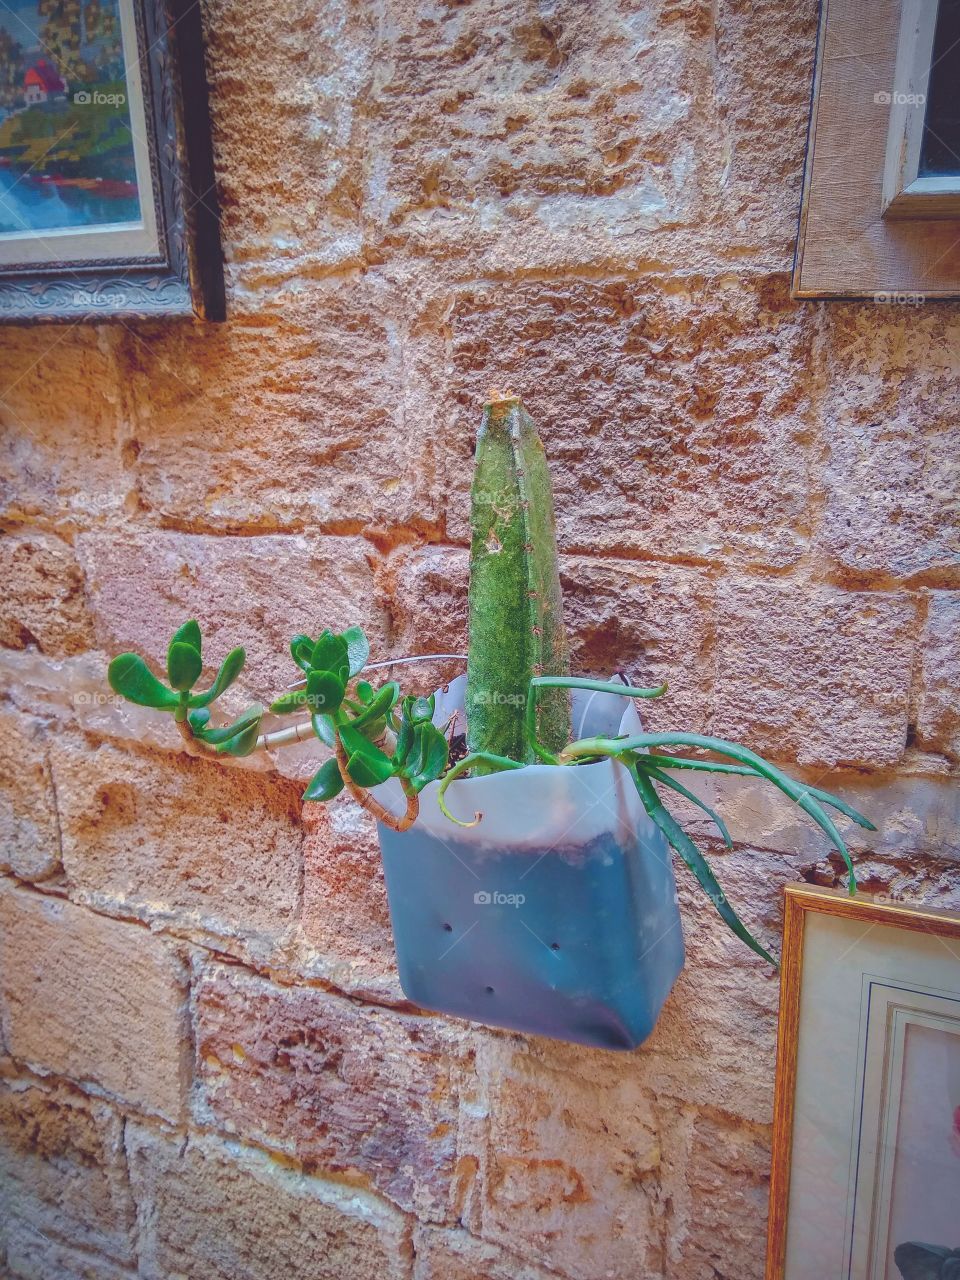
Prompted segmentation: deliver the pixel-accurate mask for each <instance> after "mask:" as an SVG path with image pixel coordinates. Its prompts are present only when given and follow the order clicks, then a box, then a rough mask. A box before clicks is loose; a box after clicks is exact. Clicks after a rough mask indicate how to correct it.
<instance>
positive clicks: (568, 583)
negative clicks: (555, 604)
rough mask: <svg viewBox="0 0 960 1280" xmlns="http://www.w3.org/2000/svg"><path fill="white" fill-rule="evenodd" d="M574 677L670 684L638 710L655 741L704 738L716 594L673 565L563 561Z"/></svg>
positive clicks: (702, 578) (705, 582)
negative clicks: (669, 734) (668, 735)
mask: <svg viewBox="0 0 960 1280" xmlns="http://www.w3.org/2000/svg"><path fill="white" fill-rule="evenodd" d="M561 585H562V587H563V597H564V611H565V616H566V620H567V627H568V629H569V633H570V650H571V652H570V661H571V670H572V671H573V672H574V673H575V674H576V675H593V676H597V677H598V678H601V679H607V678H609V677H611V676H612V675H613V674H614V673H615V672H617V671H620V672H622V673H623V674H624V675H625V676H626V677H627V679H628V680H629V681H630V683H631V684H635V685H644V686H653V685H659V684H662V683H664V682H666V683H667V684H668V685H669V688H668V690H667V692H666V694H664V695H663V697H661V698H655V699H648V700H644V701H642V702H639V703H637V707H638V710H639V712H640V717H641V720H642V721H643V725H644V728H646V729H648V730H649V731H650V732H651V733H657V732H660V731H667V730H670V729H681V730H684V731H686V732H689V733H702V732H703V731H704V730H705V727H706V720H707V716H708V714H709V708H710V701H711V694H712V677H713V669H712V662H711V656H712V655H711V641H712V632H713V608H712V600H713V586H712V584H711V582H710V581H709V580H708V579H707V577H706V575H704V574H702V573H698V572H696V571H691V570H689V569H684V568H681V567H679V566H675V565H647V564H637V563H631V564H622V563H621V564H616V563H611V562H609V561H604V560H588V559H586V558H583V557H565V558H564V561H563V564H562V566H561Z"/></svg>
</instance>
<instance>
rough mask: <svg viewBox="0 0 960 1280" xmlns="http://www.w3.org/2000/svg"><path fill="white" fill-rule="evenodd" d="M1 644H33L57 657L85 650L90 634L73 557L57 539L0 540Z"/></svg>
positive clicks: (31, 535)
mask: <svg viewBox="0 0 960 1280" xmlns="http://www.w3.org/2000/svg"><path fill="white" fill-rule="evenodd" d="M0 581H2V582H3V584H4V590H3V593H2V595H0V644H3V645H6V646H8V647H9V648H11V649H24V648H26V646H27V645H36V646H37V648H38V649H39V650H40V651H41V653H44V654H47V655H49V656H51V657H60V656H63V655H65V654H69V653H78V652H80V651H81V650H83V649H86V648H88V647H89V646H90V643H91V641H92V637H93V629H92V627H91V625H90V618H89V615H88V614H87V610H86V604H85V601H84V598H83V578H82V576H81V573H80V568H79V565H78V564H77V561H76V556H75V555H74V552H73V550H72V548H71V547H69V546H68V545H67V543H65V542H62V541H61V540H60V539H59V538H54V537H50V536H48V535H45V534H39V533H25V534H6V535H4V537H2V538H0Z"/></svg>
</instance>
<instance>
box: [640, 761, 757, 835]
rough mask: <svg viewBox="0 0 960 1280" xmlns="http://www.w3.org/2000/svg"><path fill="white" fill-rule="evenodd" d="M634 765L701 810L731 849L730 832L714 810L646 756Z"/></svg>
mask: <svg viewBox="0 0 960 1280" xmlns="http://www.w3.org/2000/svg"><path fill="white" fill-rule="evenodd" d="M635 763H636V765H637V767H638V768H640V769H642V770H643V772H644V773H646V774H648V775H649V776H650V777H651V778H653V779H654V781H656V782H662V783H663V785H664V786H665V787H669V788H670V789H671V790H672V791H676V793H677V794H678V795H681V796H683V797H684V799H685V800H689V801H690V803H691V804H695V805H696V806H697V808H698V809H702V810H703V812H704V813H705V814H706V815H707V817H708V818H709V819H710V821H711V822H712V823H713V825H714V826H715V827H716V828H717V830H718V831H719V832H720V835H721V836H722V837H723V843H724V844H725V845H726V846H727V848H728V849H732V848H733V841H732V840H731V838H730V832H729V831H728V830H727V824H726V823H725V822H724V820H723V819H722V818H721V817H720V815H719V813H717V812H716V810H715V809H711V808H710V806H709V805H708V804H706V803H705V802H704V801H703V800H701V799H700V797H699V796H698V795H695V794H694V793H693V792H692V791H688V790H687V788H686V787H685V786H683V784H682V783H680V782H677V780H676V778H671V777H670V775H669V773H664V772H663V770H662V769H658V768H657V767H656V765H652V764H649V763H648V762H647V757H646V756H638V757H637V759H636V761H635Z"/></svg>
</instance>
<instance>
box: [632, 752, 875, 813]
mask: <svg viewBox="0 0 960 1280" xmlns="http://www.w3.org/2000/svg"><path fill="white" fill-rule="evenodd" d="M644 758H645V759H646V760H651V761H653V763H654V764H656V765H657V766H658V768H662V769H691V770H696V771H697V772H698V773H732V774H736V775H737V776H739V777H743V778H760V779H763V780H765V779H764V776H763V774H762V773H758V772H757V770H756V769H754V768H752V767H751V766H750V765H748V764H726V763H721V762H720V761H718V760H691V759H688V758H685V757H683V756H663V755H660V754H659V753H656V754H655V753H654V752H651V753H650V754H649V755H648V756H645V757H644ZM797 785H798V786H800V787H802V788H803V790H804V791H806V792H807V794H808V795H811V796H813V798H814V799H815V800H819V801H820V803H821V804H828V805H829V806H830V808H831V809H836V810H837V812H838V813H842V814H843V815H844V817H846V818H850V820H851V821H852V822H855V823H856V824H857V826H859V827H863V828H864V830H866V831H876V829H877V828H876V827H875V825H874V824H873V823H872V822H871V821H870V819H869V818H865V817H864V816H863V814H862V813H860V812H859V810H857V809H854V807H853V805H850V804H847V802H846V800H841V799H840V797H839V796H835V795H833V794H832V793H831V792H829V791H821V790H820V788H819V787H811V786H808V785H807V783H805V782H802V783H797Z"/></svg>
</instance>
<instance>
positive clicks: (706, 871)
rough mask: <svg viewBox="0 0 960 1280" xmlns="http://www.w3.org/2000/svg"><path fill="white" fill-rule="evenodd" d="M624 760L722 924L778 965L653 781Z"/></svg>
mask: <svg viewBox="0 0 960 1280" xmlns="http://www.w3.org/2000/svg"><path fill="white" fill-rule="evenodd" d="M624 763H625V764H627V767H628V769H629V770H630V774H631V776H632V778H633V780H634V782H635V783H636V787H637V791H638V792H639V793H640V799H641V800H642V801H643V807H644V808H645V809H646V811H647V813H648V814H649V815H650V817H651V818H652V819H653V821H654V822H655V823H656V824H657V826H658V827H659V828H660V830H661V831H662V832H663V834H664V835H665V836H666V838H667V841H668V843H669V844H670V845H671V846H672V847H673V848H674V849H676V851H677V853H679V855H680V857H681V858H682V859H683V861H684V862H685V863H686V865H687V867H689V869H690V870H691V871H692V872H693V874H694V875H695V876H696V878H697V880H698V882H699V884H700V887H701V888H702V889H703V891H704V893H705V894H706V895H707V897H708V898H709V899H710V901H711V902H712V903H713V905H714V906H715V907H716V909H717V913H718V914H719V916H720V918H721V919H722V920H723V922H724V924H726V925H727V927H728V928H729V929H730V930H732V932H733V933H735V934H736V935H737V937H738V938H739V939H740V940H741V941H742V942H745V943H746V944H747V946H748V947H749V948H750V950H751V951H755V952H756V953H757V955H758V956H762V957H763V958H764V960H766V961H768V962H769V963H770V964H772V965H773V967H774V968H775V969H777V968H779V965H778V964H777V962H776V960H774V958H773V956H772V955H771V954H770V952H769V951H767V950H766V948H765V947H763V946H761V944H760V943H759V942H758V941H757V940H756V938H755V937H754V936H753V934H752V933H751V932H750V930H749V929H748V928H747V927H746V925H745V924H744V923H743V921H742V920H741V919H740V917H739V916H738V915H737V913H736V911H734V909H733V907H731V905H730V903H729V902H728V901H727V898H726V895H725V894H724V892H723V890H722V889H721V888H720V885H719V883H718V881H717V878H716V876H715V875H714V874H713V872H712V871H711V869H710V866H709V864H708V863H707V860H706V859H705V858H704V856H703V854H702V853H701V852H700V850H699V849H698V848H697V846H696V845H695V844H694V843H693V841H692V840H691V839H690V837H689V836H688V835H687V833H686V832H685V831H684V830H683V828H682V827H681V826H680V824H679V823H678V822H677V820H676V819H675V818H674V817H673V815H672V814H671V813H668V812H667V810H666V809H665V808H664V807H663V805H662V804H661V803H660V799H659V797H658V796H657V793H656V790H655V789H654V786H653V783H652V782H651V781H650V779H649V778H648V777H646V775H645V774H644V773H643V772H642V771H641V770H639V769H637V767H636V765H635V764H632V763H629V762H628V761H627V760H625V761H624Z"/></svg>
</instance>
